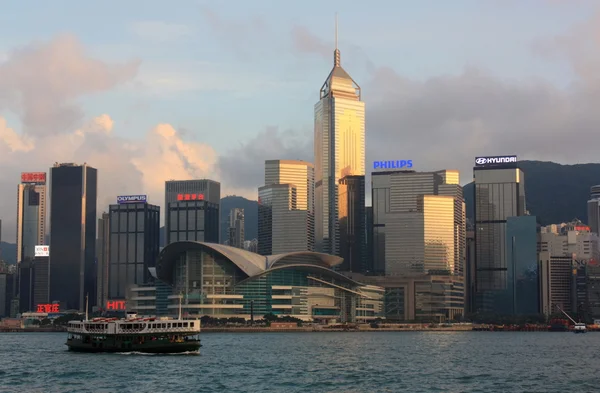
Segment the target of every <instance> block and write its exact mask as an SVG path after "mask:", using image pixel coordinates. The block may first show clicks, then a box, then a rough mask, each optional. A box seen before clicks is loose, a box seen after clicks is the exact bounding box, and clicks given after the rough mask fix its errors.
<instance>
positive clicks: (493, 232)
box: [474, 167, 525, 312]
mask: <svg viewBox="0 0 600 393" xmlns="http://www.w3.org/2000/svg"><path fill="white" fill-rule="evenodd" d="M474 177H475V198H474V201H475V261H476V277H475V280H476V286H475V287H476V294H475V297H476V299H475V301H476V307H477V311H480V312H496V311H500V310H495V309H494V307H495V306H494V304H497V302H496V301H495V300H494V299H495V298H496V292H497V291H506V290H507V289H508V288H509V285H510V282H509V277H508V274H509V261H508V255H507V248H506V244H507V224H506V222H507V219H508V217H516V216H523V215H524V214H525V185H524V175H523V172H522V171H521V170H520V169H518V168H516V167H488V168H477V167H476V168H474ZM503 310H506V308H503Z"/></svg>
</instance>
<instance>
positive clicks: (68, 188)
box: [50, 163, 98, 311]
mask: <svg viewBox="0 0 600 393" xmlns="http://www.w3.org/2000/svg"><path fill="white" fill-rule="evenodd" d="M50 184H51V187H50V194H51V198H50V200H51V201H52V203H51V206H50V249H51V250H52V253H51V255H50V302H54V301H58V302H60V304H61V306H60V308H61V309H62V310H79V311H83V310H84V309H85V297H86V296H89V307H90V308H92V307H93V306H94V305H95V303H96V265H95V258H96V219H97V216H96V195H97V188H98V171H97V170H96V169H95V168H92V167H90V166H89V165H87V164H83V165H75V164H71V163H68V164H58V163H56V164H55V165H54V167H53V168H51V171H50Z"/></svg>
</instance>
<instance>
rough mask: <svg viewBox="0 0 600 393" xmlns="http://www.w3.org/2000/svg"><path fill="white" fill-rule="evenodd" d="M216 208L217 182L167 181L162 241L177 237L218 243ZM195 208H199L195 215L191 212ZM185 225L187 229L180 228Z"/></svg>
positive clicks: (217, 214) (168, 242)
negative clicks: (164, 238) (163, 238)
mask: <svg viewBox="0 0 600 393" xmlns="http://www.w3.org/2000/svg"><path fill="white" fill-rule="evenodd" d="M220 208H221V183H219V182H216V181H214V180H208V179H200V180H169V181H167V182H166V183H165V234H166V244H170V243H172V242H175V241H179V240H197V241H210V242H214V243H218V242H219V233H220V232H219V231H220V222H219V211H220ZM196 210H199V212H198V214H196V213H195V211H196ZM185 212H188V213H185ZM215 214H216V221H215V219H214V215H215ZM192 221H194V222H195V223H192ZM188 224H189V226H190V227H189V229H188V228H187V227H184V225H188ZM215 230H216V232H215ZM215 236H216V240H215Z"/></svg>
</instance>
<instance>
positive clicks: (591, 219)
mask: <svg viewBox="0 0 600 393" xmlns="http://www.w3.org/2000/svg"><path fill="white" fill-rule="evenodd" d="M587 206H588V225H589V226H590V229H591V231H592V232H593V233H596V234H600V185H597V186H592V188H591V190H590V200H589V201H588V203H587Z"/></svg>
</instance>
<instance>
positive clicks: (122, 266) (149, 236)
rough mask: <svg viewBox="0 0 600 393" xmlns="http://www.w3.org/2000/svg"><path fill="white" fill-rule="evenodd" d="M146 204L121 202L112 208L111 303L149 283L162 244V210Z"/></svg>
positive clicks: (137, 200) (110, 241)
mask: <svg viewBox="0 0 600 393" xmlns="http://www.w3.org/2000/svg"><path fill="white" fill-rule="evenodd" d="M145 200H146V198H143V200H140V199H139V198H137V199H131V198H118V202H119V203H118V204H114V205H110V207H109V214H110V219H109V222H110V240H109V250H110V256H109V258H108V260H109V263H108V264H109V269H108V299H110V300H123V299H126V297H127V291H128V290H129V289H130V288H132V287H133V286H136V285H142V284H145V283H147V282H149V280H150V271H149V270H148V269H149V268H151V267H154V266H155V265H156V260H157V258H158V252H159V242H160V234H159V231H160V207H159V206H155V205H151V204H148V203H146V201H145Z"/></svg>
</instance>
